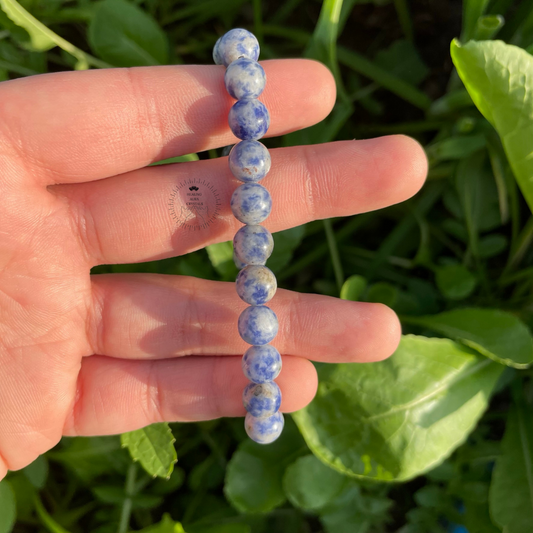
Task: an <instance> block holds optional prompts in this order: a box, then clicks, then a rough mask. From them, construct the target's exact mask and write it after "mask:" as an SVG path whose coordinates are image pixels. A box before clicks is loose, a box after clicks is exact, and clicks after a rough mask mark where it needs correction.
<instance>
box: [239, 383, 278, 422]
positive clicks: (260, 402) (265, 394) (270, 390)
mask: <svg viewBox="0 0 533 533" xmlns="http://www.w3.org/2000/svg"><path fill="white" fill-rule="evenodd" d="M242 403H243V404H244V407H245V409H246V410H247V411H248V412H249V413H250V414H251V415H252V416H255V417H256V418H267V417H269V416H272V415H273V414H274V413H275V412H276V411H279V407H280V405H281V390H280V389H279V387H278V385H277V384H276V383H275V382H274V381H271V382H269V383H250V384H249V385H248V386H247V387H246V388H245V389H244V391H243V393H242Z"/></svg>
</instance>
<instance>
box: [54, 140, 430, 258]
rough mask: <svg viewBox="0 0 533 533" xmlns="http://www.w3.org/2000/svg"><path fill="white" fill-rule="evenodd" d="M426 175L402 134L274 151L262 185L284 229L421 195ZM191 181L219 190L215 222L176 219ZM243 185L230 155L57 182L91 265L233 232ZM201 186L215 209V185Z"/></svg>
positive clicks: (159, 253)
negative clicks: (233, 206)
mask: <svg viewBox="0 0 533 533" xmlns="http://www.w3.org/2000/svg"><path fill="white" fill-rule="evenodd" d="M426 173H427V160H426V156H425V154H424V151H423V149H422V148H421V146H420V145H419V144H418V143H417V142H416V141H414V140H413V139H410V138H409V137H405V136H401V135H396V136H389V137H382V138H378V139H370V140H364V141H340V142H335V143H329V144H323V145H316V146H299V147H294V148H280V149H276V150H272V169H271V171H270V173H269V174H268V175H267V176H266V178H265V179H264V180H262V182H261V183H262V184H264V185H265V187H266V188H267V189H268V190H269V191H270V194H271V196H272V200H273V207H272V213H271V214H270V216H269V217H268V218H267V219H266V220H265V222H264V223H263V224H264V226H265V227H267V228H268V229H269V230H270V231H279V230H282V229H285V228H289V227H292V226H296V225H299V224H303V223H304V222H308V221H310V220H315V219H321V218H329V217H334V216H346V215H352V214H355V213H362V212H365V211H371V210H374V209H379V208H382V207H385V206H388V205H391V204H395V203H398V202H401V201H403V200H405V199H407V198H409V197H410V196H412V195H413V194H415V193H416V192H417V191H418V190H419V189H420V187H421V186H422V184H423V182H424V179H425V177H426ZM189 180H199V181H201V182H203V183H208V184H209V186H210V187H211V188H212V189H216V191H217V194H218V198H219V203H220V208H219V210H220V211H219V214H218V215H216V216H214V217H212V220H211V221H210V222H209V223H208V224H205V225H202V226H200V222H201V221H200V219H199V218H198V217H199V216H200V215H192V213H190V214H191V215H192V218H191V219H190V225H189V226H184V225H177V224H176V222H175V218H174V217H175V213H178V212H179V210H180V209H182V210H183V209H186V206H185V202H187V201H188V197H187V196H186V193H188V192H189V190H188V184H189V183H190V182H189ZM239 184H240V182H238V181H237V180H236V179H235V178H233V176H232V175H231V172H230V171H229V169H228V163H227V159H226V158H220V159H214V160H210V161H198V162H194V163H182V164H178V165H164V166H159V167H151V168H145V169H141V170H137V171H135V172H131V173H129V174H125V175H122V176H117V177H114V178H110V179H108V180H101V181H97V182H92V183H84V184H76V185H61V186H57V187H55V188H54V190H55V191H56V192H57V193H58V194H61V195H64V196H66V197H67V198H68V199H69V200H70V206H71V212H72V215H73V217H74V225H75V226H77V227H79V228H80V230H79V232H80V240H81V241H82V242H83V243H84V247H85V249H86V251H87V255H88V257H89V258H90V261H91V264H98V263H100V264H110V263H130V262H138V261H147V260H153V259H160V258H164V257H169V256H174V255H181V254H184V253H187V252H191V251H193V250H197V249H198V248H201V247H203V246H205V245H207V244H209V243H212V242H218V241H226V240H230V239H231V238H232V237H233V235H234V234H235V232H236V231H237V229H238V228H239V227H240V226H241V225H242V224H241V223H240V222H238V221H237V220H236V219H235V218H234V217H233V215H232V213H231V211H230V208H229V201H230V198H231V194H232V193H233V191H234V190H235V188H236V187H237V186H238V185H239ZM183 185H186V187H183ZM200 186H201V187H202V191H200V192H203V194H204V197H205V198H204V199H207V202H211V203H212V205H211V207H210V209H214V207H213V205H214V204H213V203H214V201H215V200H214V197H213V194H214V193H213V192H212V191H210V190H209V189H208V187H207V186H205V185H200ZM176 188H179V193H178V194H175V191H176ZM169 203H170V204H171V205H170V207H171V210H169ZM190 227H194V228H195V231H191V230H190Z"/></svg>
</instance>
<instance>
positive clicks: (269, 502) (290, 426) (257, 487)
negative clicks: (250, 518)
mask: <svg viewBox="0 0 533 533" xmlns="http://www.w3.org/2000/svg"><path fill="white" fill-rule="evenodd" d="M306 452H307V449H306V447H305V444H304V442H303V440H302V438H301V436H300V434H299V433H298V430H297V429H296V427H295V426H294V423H292V421H291V420H290V419H289V418H288V417H285V428H284V429H283V433H282V434H281V437H280V438H279V439H278V440H277V441H275V442H273V443H272V444H269V445H268V446H265V445H262V444H257V443H255V442H253V441H251V440H245V441H244V442H242V443H241V444H240V445H239V447H238V448H237V451H236V452H235V453H234V454H233V457H232V458H231V460H230V462H229V463H228V467H227V470H226V481H225V484H224V493H225V495H226V497H227V499H228V501H229V502H230V503H231V504H232V505H233V506H234V507H235V508H236V509H237V510H239V511H241V512H254V513H257V512H261V513H265V512H268V511H271V510H272V509H274V508H275V507H278V506H279V505H281V504H282V503H283V502H284V501H285V499H286V497H285V493H284V491H283V486H282V480H283V474H284V473H285V468H286V467H287V466H288V465H289V464H290V463H291V462H292V461H294V460H295V459H297V458H298V456H300V455H302V454H304V453H306Z"/></svg>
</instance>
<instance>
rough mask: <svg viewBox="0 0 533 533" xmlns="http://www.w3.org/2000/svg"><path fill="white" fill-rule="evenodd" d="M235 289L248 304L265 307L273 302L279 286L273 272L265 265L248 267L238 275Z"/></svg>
mask: <svg viewBox="0 0 533 533" xmlns="http://www.w3.org/2000/svg"><path fill="white" fill-rule="evenodd" d="M235 288H236V289H237V294H238V295H239V298H240V299H241V300H244V301H245V302H246V303H247V304H249V305H263V304H266V303H267V302H269V301H270V300H272V298H273V297H274V294H276V289H277V288H278V285H277V282H276V276H275V275H274V272H272V270H270V269H269V268H267V267H266V266H263V265H248V266H245V267H244V268H243V269H242V270H241V271H240V272H239V274H238V275H237V279H236V280H235Z"/></svg>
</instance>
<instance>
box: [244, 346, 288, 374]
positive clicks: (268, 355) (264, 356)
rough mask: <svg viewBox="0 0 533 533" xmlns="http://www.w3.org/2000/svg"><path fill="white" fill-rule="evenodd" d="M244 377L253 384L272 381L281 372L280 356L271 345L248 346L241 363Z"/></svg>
mask: <svg viewBox="0 0 533 533" xmlns="http://www.w3.org/2000/svg"><path fill="white" fill-rule="evenodd" d="M241 366H242V371H243V373H244V375H245V376H246V377H247V378H248V379H249V380H250V381H253V382H254V383H267V382H269V381H273V380H274V379H276V378H277V377H278V376H279V373H280V372H281V355H280V353H279V352H278V350H276V348H274V346H272V345H271V344H264V345H263V346H250V348H248V350H246V351H245V352H244V355H243V356H242V361H241Z"/></svg>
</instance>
